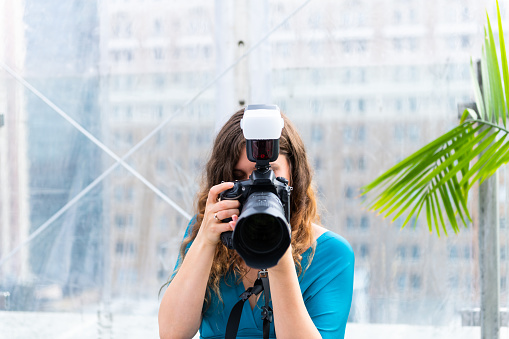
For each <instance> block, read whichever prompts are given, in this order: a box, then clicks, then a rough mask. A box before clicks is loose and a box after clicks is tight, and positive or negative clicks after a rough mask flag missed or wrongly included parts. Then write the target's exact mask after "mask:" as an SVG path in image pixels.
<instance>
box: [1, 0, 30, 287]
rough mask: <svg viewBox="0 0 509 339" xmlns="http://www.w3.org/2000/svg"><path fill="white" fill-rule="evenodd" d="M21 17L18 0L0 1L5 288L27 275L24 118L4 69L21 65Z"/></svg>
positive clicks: (14, 87) (16, 89) (14, 84)
mask: <svg viewBox="0 0 509 339" xmlns="http://www.w3.org/2000/svg"><path fill="white" fill-rule="evenodd" d="M22 16H23V1H19V2H12V1H0V41H2V43H1V44H0V63H1V65H0V260H1V259H2V258H6V257H7V256H10V259H9V260H8V261H6V262H5V263H4V264H3V265H2V266H0V286H3V288H5V289H6V288H8V287H10V286H12V284H14V283H15V282H16V281H17V280H18V279H26V278H27V277H28V274H29V267H28V256H27V251H26V250H21V251H18V252H16V248H15V247H16V246H17V245H18V244H19V243H20V242H21V241H22V239H24V238H25V237H26V236H27V234H28V231H29V219H28V210H29V207H28V194H29V193H28V173H27V171H28V159H27V157H26V154H27V152H26V151H27V142H26V141H27V140H26V138H27V117H26V112H25V101H24V100H23V96H22V92H23V89H22V87H21V86H20V85H19V84H18V83H17V82H16V80H15V79H14V78H13V77H12V75H11V74H10V73H9V72H8V70H11V69H12V70H13V71H18V72H19V71H20V70H21V69H22V68H23V61H24V58H25V53H24V42H25V36H24V29H23V25H22ZM4 66H7V67H8V68H7V69H6V67H4ZM14 252H16V253H15V254H14ZM1 289H2V287H0V290H1Z"/></svg>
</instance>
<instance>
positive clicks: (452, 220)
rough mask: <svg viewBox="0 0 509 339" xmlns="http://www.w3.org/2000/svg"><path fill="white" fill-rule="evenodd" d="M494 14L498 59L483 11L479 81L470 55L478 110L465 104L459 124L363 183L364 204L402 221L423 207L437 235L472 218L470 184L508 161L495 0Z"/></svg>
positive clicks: (505, 75)
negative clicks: (484, 26)
mask: <svg viewBox="0 0 509 339" xmlns="http://www.w3.org/2000/svg"><path fill="white" fill-rule="evenodd" d="M497 17H498V30H499V44H500V48H501V50H500V63H499V61H498V58H499V55H498V54H497V50H496V41H495V38H494V34H493V30H492V27H491V24H490V20H489V16H488V15H487V27H486V29H485V33H484V34H485V46H483V48H482V56H481V63H480V68H481V77H482V85H479V83H478V81H477V76H476V71H475V69H474V64H473V62H472V60H471V61H470V66H471V67H470V71H471V75H472V80H473V85H474V95H475V99H476V105H477V112H474V111H473V110H469V109H467V110H465V111H464V113H463V115H462V117H461V120H460V124H459V126H457V127H455V128H453V129H452V130H450V131H449V132H447V133H445V134H444V135H442V136H440V137H438V138H437V139H435V140H434V141H432V142H430V143H429V144H427V145H426V146H424V147H423V148H421V149H420V150H418V151H416V152H415V153H413V154H412V155H410V156H408V157H407V158H406V159H404V160H402V161H401V162H400V163H398V164H396V165H394V166H393V167H392V168H390V169H389V170H387V171H386V172H385V173H383V174H382V175H380V176H379V177H378V178H376V179H375V180H373V182H371V183H370V184H368V185H366V186H364V187H363V188H362V191H363V192H362V194H363V195H372V194H373V195H374V198H370V199H369V200H368V201H370V203H368V208H369V209H371V210H374V211H378V212H379V214H382V215H384V217H385V218H387V217H389V216H391V218H392V221H394V220H396V219H399V218H401V217H402V216H403V215H405V214H406V217H405V220H404V222H403V225H402V227H405V225H407V224H408V223H409V222H410V220H412V219H416V218H417V217H418V216H419V214H420V213H421V211H422V210H423V209H425V211H426V220H427V223H428V228H429V230H430V232H432V230H433V228H434V229H435V230H436V232H437V235H438V236H440V233H441V231H442V232H443V233H444V234H446V235H447V228H448V226H450V227H451V228H452V229H453V231H454V232H455V233H457V232H459V230H460V224H463V225H464V226H465V227H467V226H468V222H469V221H470V222H472V218H471V213H470V212H469V210H468V206H467V201H468V193H469V191H470V189H471V188H472V186H473V185H474V184H475V183H476V182H478V181H479V182H482V181H484V180H486V179H487V178H489V177H490V176H491V175H493V173H495V172H496V171H497V169H498V168H500V167H501V166H502V165H504V164H506V163H508V162H509V141H508V140H509V139H508V135H509V131H508V130H507V129H506V128H507V127H506V124H507V116H508V111H509V107H508V103H509V69H508V62H507V57H506V52H505V43H504V35H503V31H502V21H501V16H500V9H499V7H498V2H497ZM481 87H482V89H481ZM469 117H470V119H468V118H469ZM433 226H434V227H433Z"/></svg>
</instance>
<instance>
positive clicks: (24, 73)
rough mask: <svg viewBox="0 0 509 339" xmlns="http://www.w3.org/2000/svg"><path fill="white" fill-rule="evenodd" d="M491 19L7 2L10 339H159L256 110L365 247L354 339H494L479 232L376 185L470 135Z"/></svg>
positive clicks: (2, 183) (2, 103)
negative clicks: (170, 287) (249, 107)
mask: <svg viewBox="0 0 509 339" xmlns="http://www.w3.org/2000/svg"><path fill="white" fill-rule="evenodd" d="M500 5H501V11H502V16H503V18H506V17H507V16H506V14H505V13H506V8H507V6H506V4H505V3H501V4H500ZM486 10H487V11H488V13H489V14H490V17H491V18H492V21H493V22H494V21H495V18H496V3H495V1H494V0H493V1H491V0H490V1H488V0H483V1H479V0H475V1H474V0H427V1H425V0H357V1H354V0H314V1H311V0H306V1H302V0H299V1H290V0H260V1H254V0H215V1H205V0H187V1H184V2H182V1H162V0H109V1H105V0H87V1H84V0H81V1H79V0H68V1H65V2H62V1H57V0H17V1H12V0H0V338H27V337H31V338H120V337H122V338H151V337H154V338H155V337H157V336H158V329H157V311H158V305H159V297H158V292H159V289H160V287H161V286H162V285H163V284H164V283H165V282H166V281H167V279H168V277H169V275H170V274H171V272H172V270H173V267H174V264H175V261H176V259H177V255H178V249H179V245H180V242H181V240H182V236H183V234H184V231H185V229H186V226H187V223H188V221H189V219H190V218H191V217H192V215H193V214H194V209H193V208H194V206H193V201H194V196H195V193H196V192H197V190H198V188H199V184H200V177H201V174H202V169H203V166H204V164H205V162H206V160H207V157H208V156H209V154H210V150H211V143H212V141H213V138H214V136H215V133H216V131H217V130H218V128H219V127H220V126H221V125H222V123H223V122H224V121H225V120H226V119H227V118H228V117H229V115H231V114H232V113H233V112H235V111H236V110H238V109H240V108H241V107H243V106H244V105H246V104H250V103H274V104H277V105H279V107H280V108H281V110H282V111H283V112H285V113H286V114H287V115H288V116H289V117H290V118H291V119H292V120H293V121H294V122H295V124H296V125H297V127H298V128H299V130H300V133H301V135H302V137H303V139H304V140H305V143H306V145H307V151H308V154H309V156H310V158H311V160H312V164H313V166H314V170H315V177H314V179H315V183H316V187H317V190H318V195H319V198H320V208H321V216H322V222H323V225H324V226H325V227H327V228H329V229H331V230H333V231H335V232H336V233H338V234H341V235H342V236H344V237H345V238H346V239H347V240H348V241H349V242H350V243H351V245H352V247H353V249H354V252H355V255H356V267H355V286H354V295H353V303H352V309H351V312H350V318H349V324H348V325H347V338H348V337H351V338H364V337H365V338H373V337H378V338H383V337H387V338H407V337H412V338H421V337H422V338H429V337H435V338H454V337H458V338H460V337H461V338H467V337H472V338H478V337H479V327H471V326H464V325H465V322H464V321H462V312H465V311H467V312H468V311H471V310H474V309H475V308H477V307H479V299H480V295H479V278H478V276H479V267H478V264H477V263H478V257H479V249H478V245H477V236H476V226H475V223H474V225H471V226H470V227H468V228H466V229H462V230H461V232H460V233H459V234H457V235H456V234H454V232H453V231H452V229H451V231H450V232H449V235H448V236H445V235H444V234H443V233H441V236H440V237H438V236H437V234H436V232H435V231H433V233H432V234H430V232H429V230H428V227H427V225H426V220H425V217H424V216H423V217H422V220H420V219H419V220H416V227H415V228H414V227H412V226H410V227H405V228H403V229H401V224H402V223H401V222H398V221H396V222H394V223H391V222H389V221H388V220H384V219H383V218H382V217H379V216H377V215H375V214H373V213H371V212H369V211H367V210H366V208H365V204H364V205H363V202H364V201H363V199H362V198H361V197H360V196H359V194H360V190H359V189H360V187H361V186H363V185H365V184H367V183H369V182H370V181H372V180H374V179H375V178H376V177H377V176H378V175H379V174H381V173H382V172H383V171H384V170H386V169H388V168H390V167H391V166H392V165H393V164H395V163H396V162H397V161H399V160H402V159H403V158H404V157H406V156H407V155H410V154H411V153H412V152H413V151H415V150H417V149H419V148H420V147H422V146H423V145H425V144H426V143H428V142H429V141H431V140H433V139H434V138H435V137H437V136H439V135H440V134H442V133H444V132H446V131H448V130H449V129H450V128H452V127H453V126H455V125H456V124H457V123H458V105H461V104H465V103H469V102H472V101H473V91H472V80H471V78H470V69H469V67H470V59H471V58H472V59H473V60H474V61H475V60H477V59H478V58H479V57H480V54H481V46H482V43H483V37H484V31H483V26H484V25H485V24H486ZM504 27H508V26H507V24H506V26H504ZM506 31H507V29H506ZM507 180H508V179H507V169H506V168H502V170H501V171H500V191H499V192H500V193H499V195H500V196H499V201H500V228H501V229H500V260H501V261H500V266H501V280H500V286H501V304H502V306H503V307H507V305H508V298H507V296H508V286H507V277H508V275H509V254H508V248H509V247H508V246H509V234H508V231H509V230H508V224H507V220H508V213H507V210H508V208H507V205H508V199H507V195H508V191H507V186H508V182H507ZM471 205H472V208H473V210H472V211H473V214H474V217H475V215H476V211H475V199H474V198H473V199H472V204H471ZM401 221H403V220H401ZM505 326H507V323H505ZM502 333H503V334H504V336H505V337H509V333H507V327H505V329H503V332H502Z"/></svg>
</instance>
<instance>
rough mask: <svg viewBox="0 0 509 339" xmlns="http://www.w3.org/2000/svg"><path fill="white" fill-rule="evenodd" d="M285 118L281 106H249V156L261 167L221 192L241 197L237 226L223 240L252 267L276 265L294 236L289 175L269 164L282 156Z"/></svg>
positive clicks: (246, 122) (246, 120)
mask: <svg viewBox="0 0 509 339" xmlns="http://www.w3.org/2000/svg"><path fill="white" fill-rule="evenodd" d="M282 121H283V119H282V118H281V113H280V111H279V108H278V107H277V106H269V105H249V106H247V108H246V109H245V111H244V118H243V119H242V121H241V127H242V129H243V132H244V136H245V137H246V151H247V157H248V159H249V160H250V161H253V162H255V163H256V166H255V167H256V169H255V170H254V171H253V173H251V175H250V176H249V179H247V180H241V181H235V182H234V186H233V187H232V188H231V189H228V190H226V191H224V192H222V193H221V194H220V199H222V200H238V201H239V202H240V204H241V207H240V211H241V212H240V214H239V219H238V220H237V224H236V226H235V230H234V231H233V232H232V231H230V232H224V233H223V234H221V241H222V242H223V244H225V245H226V246H227V247H228V248H230V249H235V250H236V251H237V252H238V253H239V255H240V256H241V257H242V259H244V261H245V262H246V265H248V266H249V267H252V268H258V269H265V268H270V267H273V266H275V265H276V264H277V263H278V261H279V259H280V258H281V257H282V256H283V254H284V253H285V252H286V250H287V249H288V247H289V246H290V242H291V227H290V193H291V190H292V187H290V186H289V185H288V180H287V179H286V178H283V177H277V178H276V176H275V174H274V171H273V170H272V169H271V168H270V162H271V161H275V160H277V158H278V156H279V137H280V135H281V129H282V128H283V123H282ZM223 221H228V220H223Z"/></svg>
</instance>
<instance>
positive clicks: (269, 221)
mask: <svg viewBox="0 0 509 339" xmlns="http://www.w3.org/2000/svg"><path fill="white" fill-rule="evenodd" d="M290 241H291V229H290V225H289V224H288V222H287V221H286V218H285V215H284V210H283V204H282V203H281V200H280V199H279V197H278V196H277V195H276V194H274V193H272V192H253V193H252V194H251V195H249V197H248V198H247V199H246V202H245V203H244V206H243V208H242V212H241V213H240V217H239V219H238V221H237V225H236V226H235V230H234V232H233V247H234V248H235V250H236V251H237V252H238V253H239V255H240V256H241V257H242V259H244V261H245V262H246V265H247V266H249V267H252V268H258V269H263V268H270V267H273V266H275V265H276V264H277V263H278V261H279V259H281V257H282V256H283V254H284V253H285V252H286V250H287V249H288V246H290Z"/></svg>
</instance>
